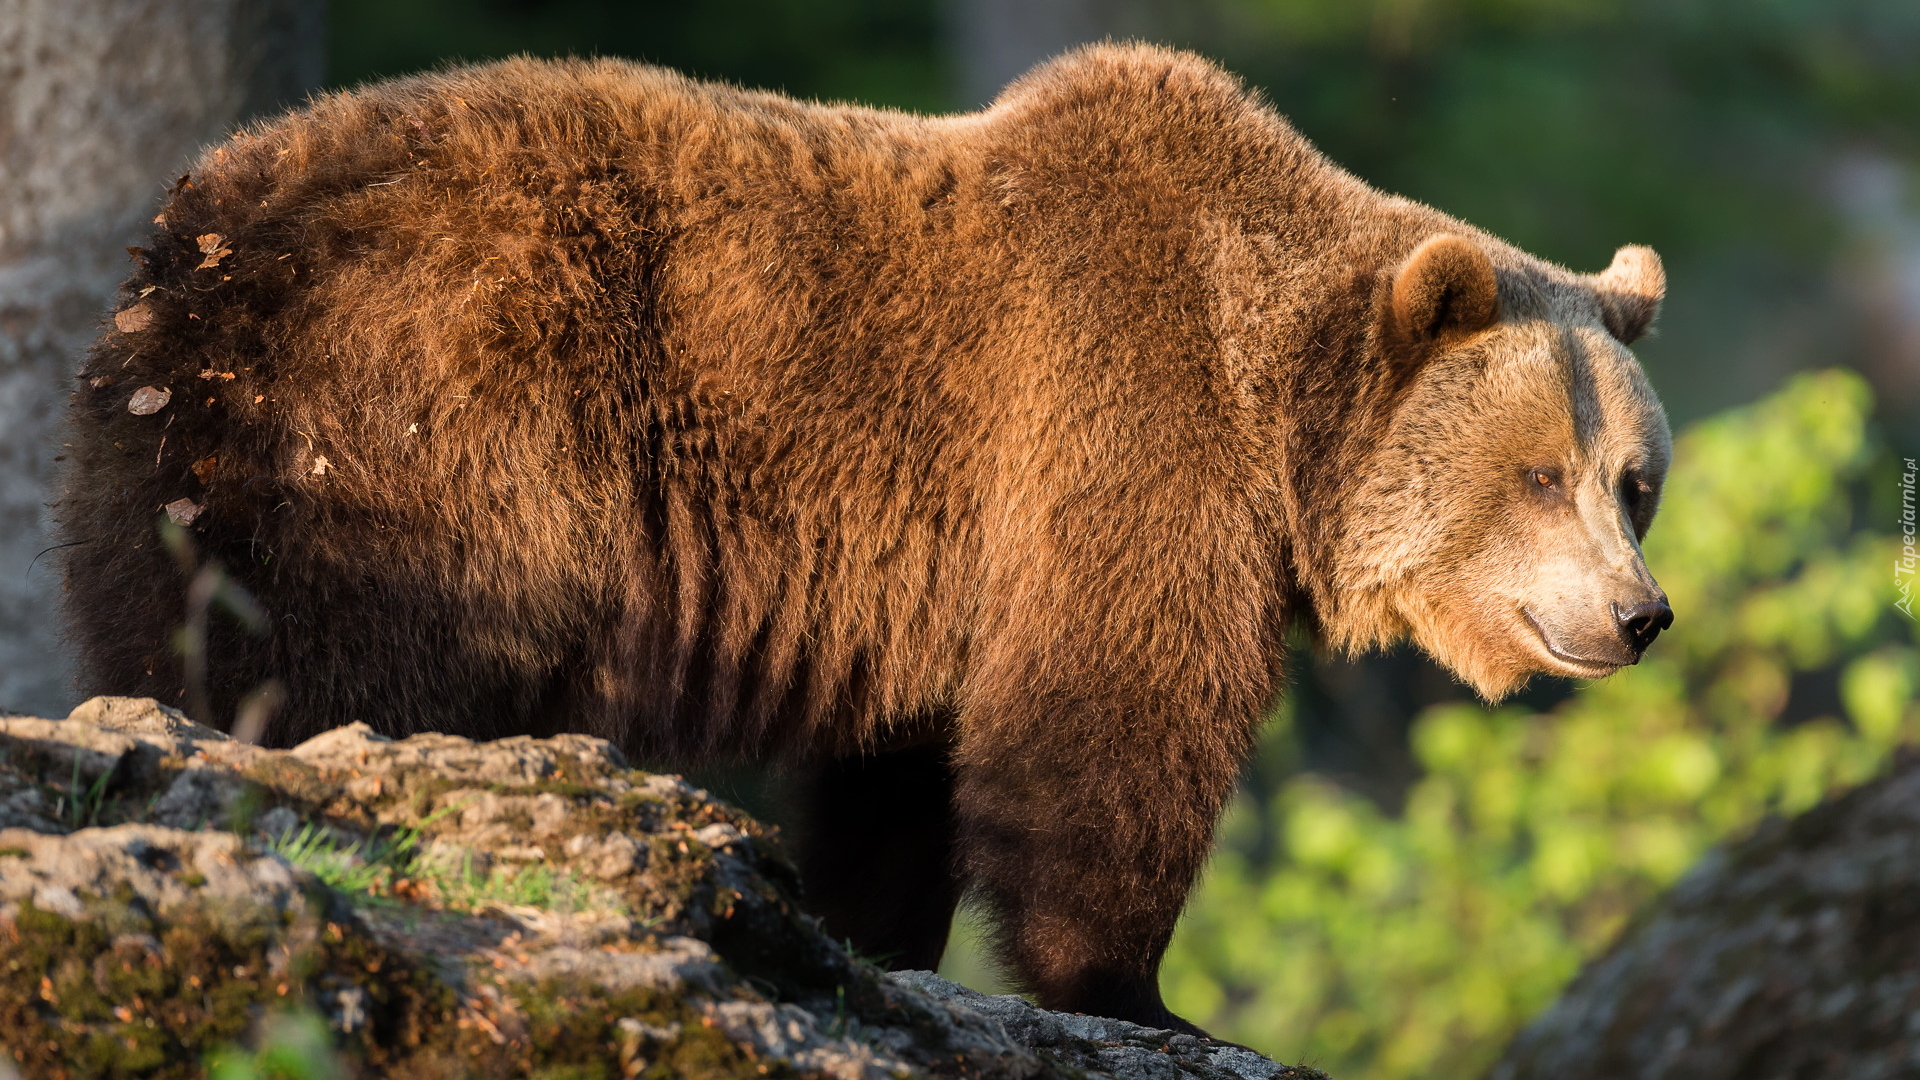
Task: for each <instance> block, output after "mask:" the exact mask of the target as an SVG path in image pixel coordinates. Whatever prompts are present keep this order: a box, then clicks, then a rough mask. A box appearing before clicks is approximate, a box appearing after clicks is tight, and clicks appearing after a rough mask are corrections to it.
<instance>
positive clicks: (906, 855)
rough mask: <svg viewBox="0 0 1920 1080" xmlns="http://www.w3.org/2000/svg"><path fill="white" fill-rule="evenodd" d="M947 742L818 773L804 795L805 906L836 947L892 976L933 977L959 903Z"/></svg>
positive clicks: (834, 764)
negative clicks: (848, 945)
mask: <svg viewBox="0 0 1920 1080" xmlns="http://www.w3.org/2000/svg"><path fill="white" fill-rule="evenodd" d="M948 753H949V750H948V747H947V746H946V745H945V744H944V743H933V744H928V745H922V746H915V747H911V748H908V749H904V750H897V751H893V752H891V753H885V754H875V755H872V756H866V757H856V758H841V759H837V760H832V761H826V762H821V763H818V764H817V765H815V766H814V767H813V769H812V771H811V772H810V773H809V774H808V775H807V776H806V778H805V780H804V782H803V784H802V785H801V790H800V791H799V793H798V794H799V803H800V806H799V810H800V812H801V814H802V818H803V820H802V821H801V823H800V825H801V828H800V833H801V842H800V847H799V854H800V860H799V861H800V876H801V881H802V883H803V884H804V886H805V888H806V904H807V907H808V908H809V909H810V910H812V911H813V912H814V913H815V914H817V915H819V916H821V917H822V918H823V919H824V920H825V921H826V930H827V932H828V933H829V934H831V935H832V936H833V938H834V940H836V941H851V942H852V943H853V946H854V948H855V949H857V950H859V952H860V953H861V955H863V956H865V957H867V958H868V959H870V960H872V961H873V962H875V963H877V964H879V965H880V966H882V967H885V968H888V969H890V970H895V971H904V970H926V971H931V970H933V969H935V968H937V967H938V966H939V965H940V955H941V953H943V952H944V951H946V947H947V931H948V929H949V928H950V927H951V926H952V924H953V912H954V908H955V907H956V906H958V904H959V900H960V885H959V880H958V878H957V877H956V876H955V873H954V862H953V835H954V824H953V773H952V770H951V768H950V766H949V764H948V760H947V758H948Z"/></svg>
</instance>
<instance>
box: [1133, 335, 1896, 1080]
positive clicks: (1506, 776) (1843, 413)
mask: <svg viewBox="0 0 1920 1080" xmlns="http://www.w3.org/2000/svg"><path fill="white" fill-rule="evenodd" d="M1867 408H1868V401H1867V392H1866V389H1865V387H1864V386H1863V385H1862V383H1861V382H1860V380H1859V379H1858V378H1857V377H1855V376H1852V375H1850V374H1847V373H1843V372H1837V371H1831V372H1825V373H1820V374H1815V375H1808V376H1802V377H1800V378H1797V379H1795V380H1793V381H1792V382H1791V383H1790V384H1789V385H1788V386H1787V387H1786V388H1785V389H1783V390H1782V391H1780V392H1779V393H1777V394H1775V395H1774V396H1772V397H1770V398H1768V399H1766V400H1764V401H1762V402H1760V403H1758V404H1756V405H1754V406H1751V407H1748V408H1744V409H1739V410H1736V411H1733V412H1730V413H1727V414H1724V415H1721V416H1719V417H1716V418H1713V419H1711V420H1708V421H1706V422H1703V423H1700V424H1697V425H1695V426H1694V427H1692V428H1691V429H1690V430H1689V431H1688V432H1686V433H1685V434H1684V435H1683V436H1682V438H1681V439H1680V440H1679V441H1678V444H1677V447H1676V462H1675V467H1674V470H1673V474H1672V476H1671V478H1670V481H1669V483H1668V486H1667V489H1666V493H1665V496H1664V499H1663V503H1664V508H1663V510H1662V512H1661V513H1662V516H1661V518H1660V520H1659V521H1658V522H1657V523H1656V525H1655V527H1654V530H1653V533H1652V535H1651V536H1650V537H1649V539H1648V543H1647V546H1646V551H1647V561H1648V563H1649V565H1650V566H1651V567H1652V568H1653V570H1654V572H1655V574H1657V575H1658V576H1659V578H1660V580H1661V583H1662V585H1663V586H1664V587H1666V589H1667V590H1668V593H1669V594H1670V595H1671V596H1672V598H1673V605H1674V610H1675V611H1676V612H1677V613H1678V620H1677V622H1676V623H1675V625H1674V627H1673V629H1672V630H1670V631H1668V632H1667V633H1666V634H1664V635H1662V637H1661V639H1660V641H1659V643H1658V644H1657V645H1656V646H1655V647H1654V648H1653V650H1652V651H1651V652H1650V653H1649V654H1648V657H1647V659H1646V660H1645V661H1644V662H1643V663H1641V664H1640V665H1639V666H1638V667H1635V668H1631V669H1628V670H1627V671H1624V672H1621V673H1620V674H1618V675H1615V676H1614V677H1612V678H1610V679H1607V680H1604V681H1601V682H1596V683H1593V684H1590V685H1587V686H1585V687H1583V688H1582V689H1581V690H1580V691H1579V692H1578V693H1577V694H1575V695H1574V696H1573V697H1572V698H1571V699H1569V700H1568V701H1566V702H1565V703H1563V704H1562V705H1561V706H1559V707H1557V708H1555V709H1554V710H1553V711H1552V712H1550V713H1545V714H1542V713H1536V712H1532V711H1529V710H1527V709H1523V708H1515V707H1506V708H1497V709H1485V708H1479V707H1474V706H1462V705H1451V706H1444V707H1438V708H1435V709H1432V710H1429V711H1428V712H1427V713H1425V714H1423V715H1422V716H1421V717H1420V718H1419V719H1418V720H1417V721H1416V723H1415V726H1414V729H1413V741H1414V748H1415V752H1416V753H1417V755H1418V757H1419V760H1420V762H1421V764H1422V765H1423V767H1424V769H1425V771H1426V772H1425V776H1424V778H1423V779H1422V780H1421V781H1419V782H1418V783H1417V784H1416V786H1415V787H1414V789H1413V790H1412V792H1411V794H1410V797H1409V799H1408V801H1407V807H1406V812H1405V815H1404V817H1403V818H1401V819H1398V820H1395V819H1392V818H1388V817H1386V816H1384V815H1383V814H1381V813H1380V812H1379V811H1378V810H1376V809H1375V808H1374V807H1373V805H1372V804H1371V803H1369V802H1367V801H1366V800H1364V799H1362V798H1360V797H1358V796H1356V795H1353V794H1351V793H1349V792H1346V791H1343V790H1342V789H1340V788H1338V787H1336V786H1334V785H1332V784H1330V783H1328V782H1326V781H1324V780H1322V779H1319V778H1317V777H1314V776H1311V775H1305V774H1302V775H1298V776H1296V777H1294V778H1293V779H1292V780H1291V781H1289V782H1287V783H1286V784H1284V785H1283V786H1282V788H1281V790H1280V793H1279V795H1278V797H1277V798H1276V799H1274V800H1273V802H1272V803H1271V804H1270V805H1265V806H1261V805H1256V804H1254V803H1252V802H1251V801H1242V803H1241V804H1239V805H1238V806H1236V807H1235V808H1234V810H1233V811H1232V813H1231V815H1230V816H1229V820H1228V824H1227V829H1226V834H1227V841H1226V843H1225V845H1224V846H1223V850H1222V851H1221V852H1220V854H1219V855H1218V856H1217V857H1216V859H1215V862H1214V864H1213V867H1212V870H1211V872H1210V875H1209V877H1208V879H1207V881H1206V882H1205V884H1204V886H1203V887H1202V889H1201V891H1200V892H1199V893H1198V895H1197V896H1196V899H1195V902H1194V904H1193V905H1192V908H1191V910H1190V913H1189V916H1188V919H1187V921H1186V923H1185V924H1184V925H1183V927H1182V930H1181V932H1180V934H1179V936H1178V937H1177V938H1176V939H1175V943H1174V948H1173V950H1172V952H1171V953H1170V954H1169V956H1168V958H1167V963H1166V967H1165V969H1164V976H1163V981H1164V985H1165V987H1166V990H1167V991H1168V996H1169V1001H1170V1004H1171V1005H1172V1006H1173V1008H1174V1009H1175V1010H1176V1011H1179V1012H1181V1013H1183V1014H1184V1015H1187V1016H1189V1017H1191V1018H1193V1019H1195V1020H1196V1021H1198V1022H1200V1023H1202V1024H1203V1025H1205V1026H1207V1027H1208V1028H1209V1029H1210V1030H1212V1031H1214V1032H1215V1033H1218V1034H1221V1035H1224V1036H1226V1037H1228V1038H1232V1039H1236V1040H1239V1041H1242V1042H1245V1043H1247V1044H1249V1045H1252V1046H1254V1047H1256V1048H1259V1049H1262V1050H1265V1051H1268V1052H1270V1053H1272V1054H1275V1055H1276V1056H1278V1057H1280V1058H1282V1059H1284V1060H1304V1061H1306V1062H1308V1063H1310V1064H1313V1065H1315V1066H1316V1067H1319V1068H1322V1069H1325V1070H1326V1071H1328V1072H1329V1073H1331V1074H1333V1075H1335V1076H1340V1077H1343V1078H1346V1080H1375V1078H1377V1080H1387V1078H1398V1077H1413V1076H1422V1077H1428V1076H1431V1077H1472V1076H1478V1075H1479V1074H1480V1073H1481V1072H1482V1071H1483V1070H1484V1069H1485V1067H1486V1066H1487V1065H1488V1064H1489V1062H1490V1061H1491V1060H1492V1058H1493V1057H1494V1056H1495V1055H1497V1053H1498V1052H1499V1050H1500V1048H1501V1047H1502V1046H1503V1045H1504V1044H1505V1043H1506V1041H1507V1039H1508V1038H1509V1037H1510V1036H1511V1035H1512V1034H1513V1033H1514V1032H1515V1031H1516V1030H1517V1029H1518V1028H1519V1026H1520V1025H1521V1024H1522V1023H1524V1022H1525V1021H1526V1020H1527V1019H1528V1018H1529V1017H1531V1016H1532V1015H1533V1014H1534V1013H1536V1012H1537V1011H1539V1010H1540V1009H1541V1008H1543V1007H1544V1006H1546V1005H1547V1004H1548V1003H1550V1002H1551V1001H1552V999H1553V997H1554V995H1555V994H1556V993H1558V991H1559V989H1560V987H1561V986H1563V985H1564V984H1565V983H1566V981H1567V980H1568V979H1569V978H1571V977H1572V976H1573V974H1574V973H1575V972H1576V971H1577V970H1578V969H1579V966H1580V964H1581V963H1582V962H1583V961H1584V960H1585V959H1587V958H1588V957H1591V956H1593V955H1594V954H1595V953H1597V952H1598V951H1600V950H1601V949H1603V948H1604V947H1605V946H1606V945H1607V944H1608V942H1609V941H1611V940H1612V939H1613V937H1614V936H1615V935H1616V933H1618V931H1619V930H1620V928H1621V926H1622V925H1623V924H1624V922H1625V921H1626V919H1627V918H1628V917H1629V916H1630V915H1631V913H1632V912H1633V911H1634V910H1635V909H1636V908H1638V907H1639V906H1640V905H1642V904H1643V903H1645V902H1646V901H1647V900H1648V899H1649V898H1651V897H1652V896H1654V895H1655V894H1656V893H1657V892H1659V891H1660V890H1662V889H1664V888H1665V887H1667V886H1669V885H1671V884H1672V883H1673V882H1674V881H1675V880H1676V879H1677V878H1678V877H1679V876H1680V875H1681V874H1682V873H1683V872H1684V871H1685V869H1686V868H1687V867H1688V866H1690V865H1691V864H1692V863H1693V862H1694V861H1695V860H1697V859H1698V858H1699V857H1700V856H1701V854H1702V853H1704V852H1705V851H1706V850H1707V849H1708V848H1709V847H1710V846H1712V845H1714V844H1716V843H1719V842H1721V841H1723V840H1725V839H1727V838H1729V837H1732V836H1736V835H1738V834H1740V833H1741V832H1743V831H1745V830H1747V829H1749V828H1751V826H1752V825H1753V824H1755V823H1756V822H1757V821H1758V820H1759V819H1761V818H1762V817H1763V816H1765V815H1767V814H1774V813H1779V814H1792V813H1795V812H1798V811H1800V810H1803V809H1805V808H1807V807H1808V806H1810V805H1812V804H1813V803H1814V802H1816V801H1817V800H1819V799H1820V798H1821V797H1823V796H1824V795H1827V794H1829V793H1832V792H1834V791H1837V790H1840V789H1843V788H1846V787H1848V786H1851V785H1854V784H1858V783H1860V782H1861V781H1863V780H1865V779H1868V778H1869V777H1871V776H1873V775H1874V774H1875V773H1876V772H1878V771H1880V770H1882V769H1883V768H1884V767H1885V766H1886V765H1887V763H1888V761H1889V759H1890V757H1891V755H1892V752H1893V750H1894V749H1895V748H1896V747H1897V746H1900V745H1902V744H1904V743H1909V742H1913V741H1915V740H1916V738H1920V705H1916V687H1917V686H1920V652H1916V649H1915V647H1914V632H1913V625H1912V623H1911V622H1909V621H1908V620H1906V619H1905V618H1903V617H1900V616H1898V615H1897V614H1896V613H1894V611H1893V609H1892V606H1891V599H1890V598H1891V589H1892V571H1891V566H1892V544H1891V542H1890V540H1889V538H1888V537H1887V536H1886V535H1884V534H1873V533H1870V532H1855V531H1854V525H1855V522H1854V512H1853V511H1854V506H1855V504H1856V502H1857V501H1858V500H1859V499H1860V497H1861V493H1860V492H1858V491H1857V490H1856V488H1855V485H1856V484H1857V482H1858V480H1859V479H1860V477H1861V476H1862V475H1863V474H1864V473H1865V472H1866V471H1867V468H1868V466H1869V464H1870V463H1871V458H1872V453H1873V448H1872V445H1871V443H1870V441H1869V439H1868V437H1867V432H1866V425H1865V415H1866V411H1867ZM1869 524H1871V523H1869ZM1291 738H1292V733H1291V731H1290V730H1289V729H1288V727H1287V725H1286V724H1284V723H1280V724H1276V725H1275V726H1274V729H1273V730H1272V731H1271V732H1270V733H1269V735H1268V742H1269V745H1268V747H1267V748H1266V752H1268V753H1275V754H1284V753H1286V752H1287V742H1288V740H1290V739H1291ZM1262 815H1265V816H1266V817H1267V819H1268V820H1267V821H1265V822H1262V821H1260V820H1259V818H1260V817H1261V816H1262ZM1262 826H1265V827H1264V828H1262ZM1255 835H1269V836H1275V837H1278V838H1279V846H1280V848H1281V850H1280V851H1279V852H1278V853H1274V854H1273V855H1272V856H1271V857H1269V856H1268V855H1267V853H1264V852H1262V851H1260V850H1259V849H1258V846H1257V845H1256V844H1254V843H1252V842H1251V838H1252V837H1254V836H1255Z"/></svg>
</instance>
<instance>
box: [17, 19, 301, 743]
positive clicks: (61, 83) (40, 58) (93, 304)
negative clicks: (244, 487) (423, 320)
mask: <svg viewBox="0 0 1920 1080" xmlns="http://www.w3.org/2000/svg"><path fill="white" fill-rule="evenodd" d="M323 28H324V8H323V6H322V0H0V711H5V710H7V709H15V710H22V711H29V712H42V713H49V714H54V715H58V714H62V713H64V712H65V711H66V709H65V705H66V704H67V703H69V702H70V701H71V700H72V699H73V697H74V693H73V688H72V686H71V685H70V678H69V671H70V667H69V665H68V664H67V662H66V659H65V657H64V656H63V650H62V649H61V648H60V639H59V614H58V610H57V607H58V605H57V598H58V594H59V590H60V583H59V575H58V571H57V567H58V565H59V562H58V560H57V559H54V558H51V557H47V558H40V559H38V561H37V562H36V561H35V557H36V556H37V555H39V554H40V553H41V552H42V551H43V550H44V549H46V548H47V546H48V545H49V544H50V543H51V541H49V540H48V539H47V536H48V524H49V514H48V506H47V504H48V502H49V500H50V499H51V497H52V493H53V491H54V486H53V485H54V476H55V470H56V466H55V464H54V462H55V461H56V459H57V457H58V450H57V445H58V442H59V437H58V433H59V426H60V416H61V413H62V410H63V409H64V407H65V404H66V400H67V389H68V387H67V382H68V380H69V378H70V377H71V375H72V372H73V371H74V370H75V369H76V364H77V361H78V359H79V356H80V354H81V352H82V351H83V350H84V349H85V348H86V345H87V342H88V341H89V340H90V339H91V338H92V337H93V335H94V334H95V333H96V332H97V330H98V328H99V326H100V324H101V321H102V319H103V317H104V313H105V312H106V311H107V310H108V307H109V305H110V304H111V302H112V300H113V295H114V287H115V286H116V285H117V284H118V283H119V281H120V279H121V278H122V277H123V276H124V274H125V270H126V263H125V259H126V255H125V252H124V248H125V247H126V246H127V245H129V244H135V243H138V242H139V241H140V239H141V238H142V237H143V236H144V235H145V233H146V230H147V229H148V228H149V226H148V224H147V222H148V219H149V218H150V217H151V216H152V215H153V213H154V209H155V207H156V206H157V205H158V202H159V198H160V195H161V191H162V187H163V185H164V184H165V182H166V181H168V180H170V179H171V178H172V177H173V176H176V175H178V174H179V173H180V172H181V171H182V170H184V169H185V167H186V164H187V162H188V161H189V160H190V159H191V158H192V156H193V155H194V153H195V152H196V151H197V150H198V149H199V148H200V147H202V146H204V145H206V144H207V143H209V142H211V141H213V140H215V139H218V138H220V137H221V136H223V135H224V134H225V133H226V132H227V131H228V130H230V129H231V128H232V127H233V126H234V125H235V124H236V123H237V122H239V121H240V120H242V119H244V118H246V117H248V116H250V115H253V114H256V113H261V112H266V111H270V110H273V109H277V108H280V107H283V106H285V105H288V104H295V103H297V102H298V101H299V100H300V98H301V96H302V95H304V94H305V93H306V92H307V91H308V90H311V89H313V88H315V87H317V86H319V84H320V82H321V80H322V78H323V76H324V68H323V59H324V53H323V51H322V31H323ZM156 512H157V511H156ZM30 567H31V568H30Z"/></svg>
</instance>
